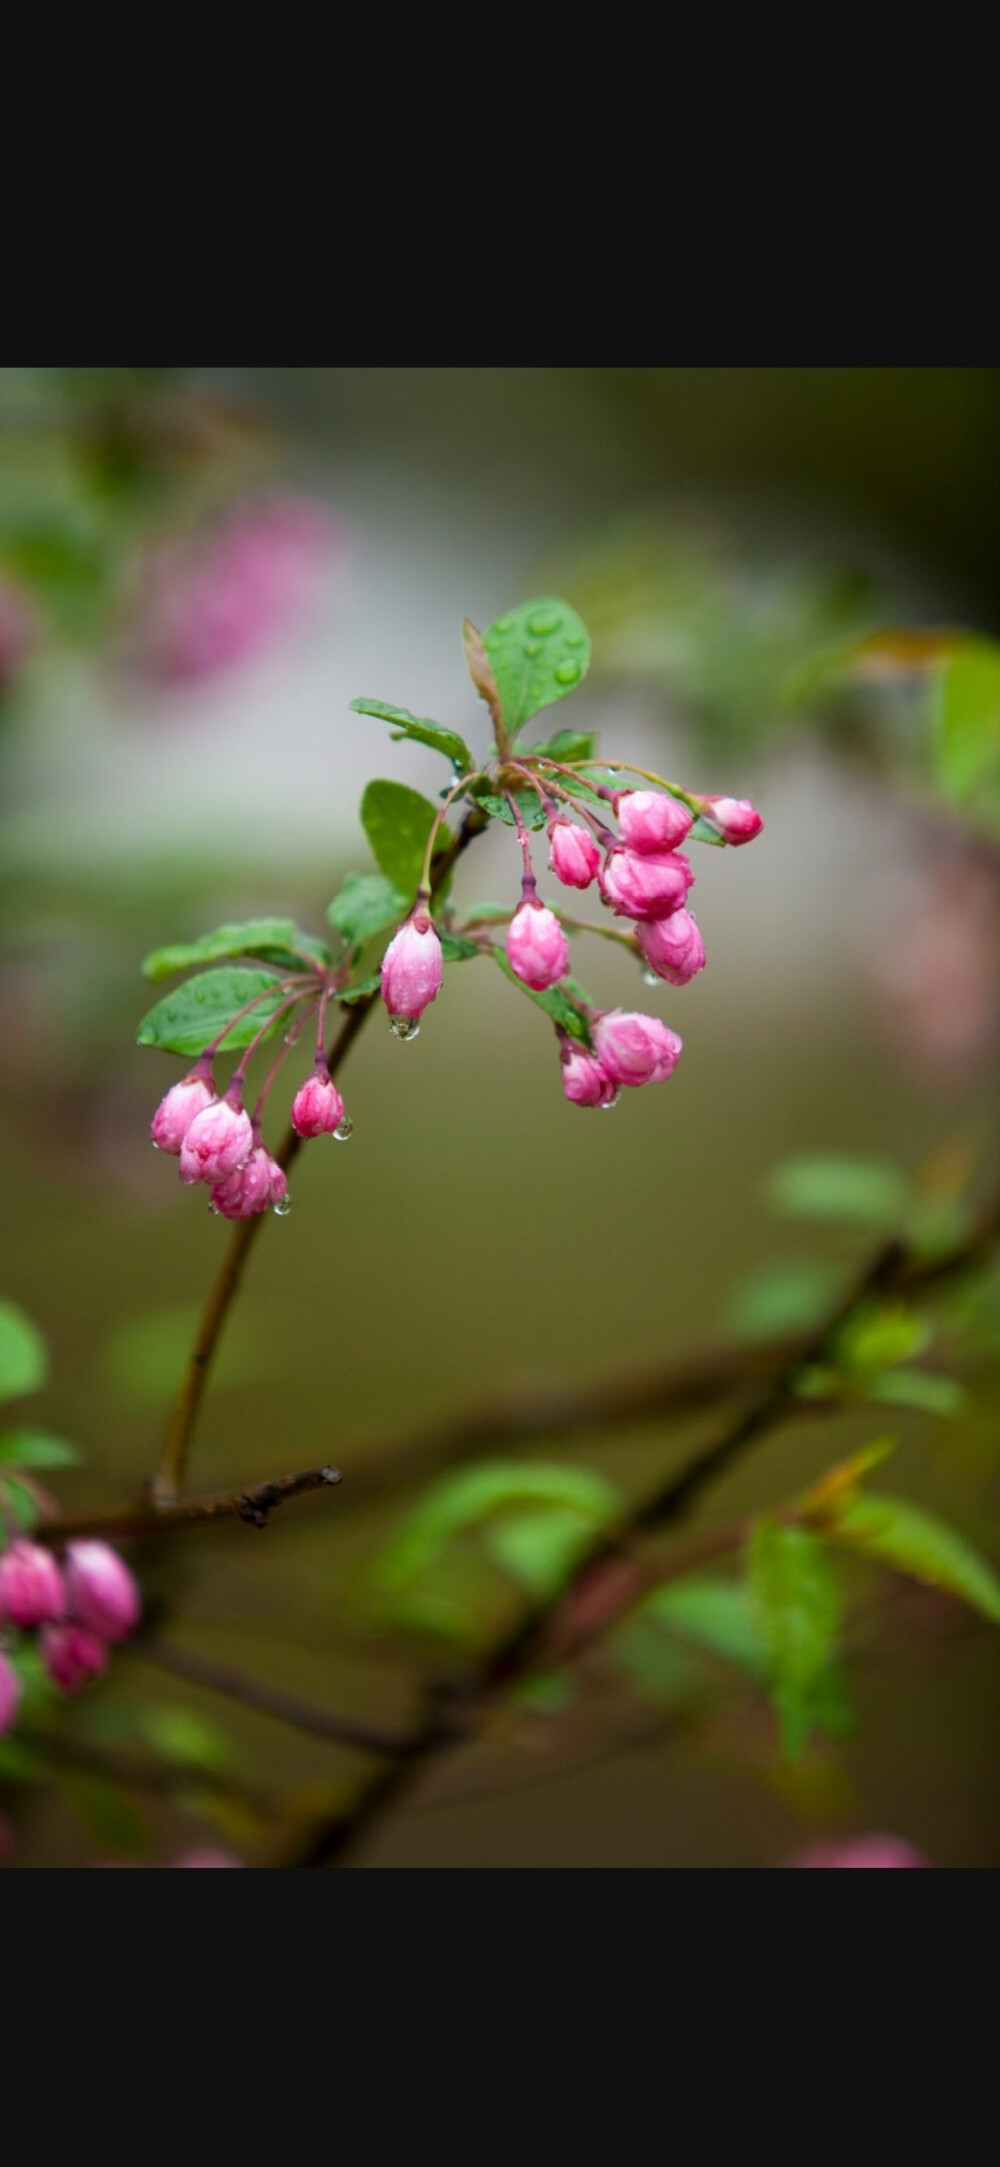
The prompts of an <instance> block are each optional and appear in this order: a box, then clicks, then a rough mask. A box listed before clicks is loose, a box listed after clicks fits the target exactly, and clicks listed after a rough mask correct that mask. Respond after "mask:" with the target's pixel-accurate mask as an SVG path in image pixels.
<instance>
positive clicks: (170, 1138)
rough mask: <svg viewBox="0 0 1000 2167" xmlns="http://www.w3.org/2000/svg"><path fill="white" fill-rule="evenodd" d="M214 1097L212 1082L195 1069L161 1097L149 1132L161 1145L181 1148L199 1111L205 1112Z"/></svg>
mask: <svg viewBox="0 0 1000 2167" xmlns="http://www.w3.org/2000/svg"><path fill="white" fill-rule="evenodd" d="M214 1099H215V1093H214V1092H213V1090H212V1086H211V1084H209V1083H206V1081H205V1078H204V1077H203V1076H199V1075H198V1073H197V1071H196V1070H194V1069H192V1071H191V1074H190V1076H185V1078H184V1080H183V1082H182V1083H176V1084H174V1086H173V1089H172V1090H171V1091H168V1092H167V1095H166V1098H165V1099H161V1100H160V1103H159V1105H158V1107H157V1109H156V1112H155V1114H154V1115H153V1119H152V1122H151V1123H150V1129H149V1133H150V1135H151V1137H152V1139H153V1142H154V1144H155V1145H156V1146H157V1149H158V1150H159V1151H173V1152H178V1151H179V1150H180V1148H181V1145H182V1144H183V1142H184V1138H185V1137H186V1135H187V1132H188V1130H189V1128H190V1127H191V1123H192V1121H193V1120H194V1117H195V1115H196V1114H201V1113H204V1111H205V1108H206V1106H211V1105H212V1104H213V1103H214Z"/></svg>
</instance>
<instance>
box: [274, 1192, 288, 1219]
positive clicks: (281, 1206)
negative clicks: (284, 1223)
mask: <svg viewBox="0 0 1000 2167" xmlns="http://www.w3.org/2000/svg"><path fill="white" fill-rule="evenodd" d="M291 1208H292V1199H291V1197H290V1196H279V1198H278V1201H277V1203H276V1204H272V1206H271V1210H272V1211H273V1213H274V1216H275V1218H276V1219H287V1217H288V1214H289V1212H290V1211H291Z"/></svg>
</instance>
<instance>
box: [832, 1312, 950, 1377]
mask: <svg viewBox="0 0 1000 2167" xmlns="http://www.w3.org/2000/svg"><path fill="white" fill-rule="evenodd" d="M932 1338H933V1332H932V1329H931V1326H930V1325H929V1324H928V1322H927V1319H926V1318H925V1317H921V1316H918V1315H917V1313H916V1311H915V1310H913V1309H909V1308H908V1307H907V1305H906V1303H905V1302H868V1303H865V1304H864V1305H863V1306H862V1307H861V1308H860V1309H858V1310H856V1311H855V1313H854V1315H853V1316H851V1317H848V1319H847V1321H846V1323H845V1324H842V1325H841V1327H840V1331H839V1332H838V1334H837V1342H836V1349H835V1353H836V1360H837V1364H838V1367H839V1368H840V1369H842V1370H843V1371H844V1373H845V1375H846V1376H848V1377H849V1378H851V1379H852V1380H853V1381H854V1382H856V1383H866V1382H867V1381H868V1379H870V1378H872V1377H877V1376H878V1375H879V1374H880V1372H881V1371H882V1370H885V1369H894V1368H895V1365H896V1363H897V1362H905V1361H907V1360H908V1358H909V1357H910V1356H911V1355H914V1354H922V1353H923V1350H924V1348H925V1347H926V1346H928V1344H929V1342H930V1340H931V1339H932Z"/></svg>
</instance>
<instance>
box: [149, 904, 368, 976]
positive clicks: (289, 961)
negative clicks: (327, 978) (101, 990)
mask: <svg viewBox="0 0 1000 2167" xmlns="http://www.w3.org/2000/svg"><path fill="white" fill-rule="evenodd" d="M296 951H298V952H296ZM303 952H304V955H305V958H311V960H312V961H313V962H314V963H322V964H327V963H329V961H330V951H329V949H328V948H327V947H326V945H325V943H324V942H323V941H318V940H315V939H314V938H313V936H312V934H311V933H303V932H302V931H301V930H300V928H299V927H298V926H297V925H296V924H295V921H294V919H293V918H247V919H245V920H244V921H243V923H242V924H232V925H220V926H216V928H215V931H214V932H213V933H203V934H202V936H201V939H200V940H196V941H186V942H184V943H183V944H181V945H180V946H177V947H173V948H154V950H153V953H152V955H149V956H147V957H146V960H145V962H144V964H143V966H142V975H143V977H144V978H172V977H173V975H174V973H175V972H176V971H188V970H190V969H191V966H192V964H195V963H218V962H220V961H221V960H222V959H223V958H224V957H226V956H259V957H260V958H261V959H262V961H264V962H265V963H278V964H280V965H281V966H282V968H283V969H284V970H286V971H301V970H303V969H308V967H309V964H308V961H307V960H304V957H303Z"/></svg>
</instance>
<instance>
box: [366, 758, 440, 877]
mask: <svg viewBox="0 0 1000 2167" xmlns="http://www.w3.org/2000/svg"><path fill="white" fill-rule="evenodd" d="M439 810H440V808H439V807H438V806H436V805H432V804H431V803H430V800H429V799H428V798H424V797H421V795H420V792H419V790H410V789H408V788H407V786H406V784H405V783H393V782H372V783H369V785H368V788H367V790H366V791H365V794H364V797H363V798H362V800H361V825H362V827H363V828H364V831H365V834H366V835H367V837H368V841H369V842H370V844H371V846H372V851H373V854H374V856H375V859H376V861H377V863H378V864H379V865H380V866H381V868H382V871H383V873H384V874H385V875H386V878H387V879H388V880H391V882H392V884H393V886H394V887H395V888H398V889H399V890H400V892H401V894H402V895H404V896H405V897H406V901H407V905H409V904H410V903H412V901H413V898H414V896H415V894H416V892H417V889H418V887H419V885H420V875H421V871H422V869H423V862H424V852H425V850H426V848H427V838H428V836H429V834H430V832H431V828H432V826H433V824H434V821H435V820H436V819H437V816H438V812H439ZM441 835H442V845H443V847H447V842H448V838H447V836H446V835H445V833H444V830H443V829H442V830H441Z"/></svg>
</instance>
